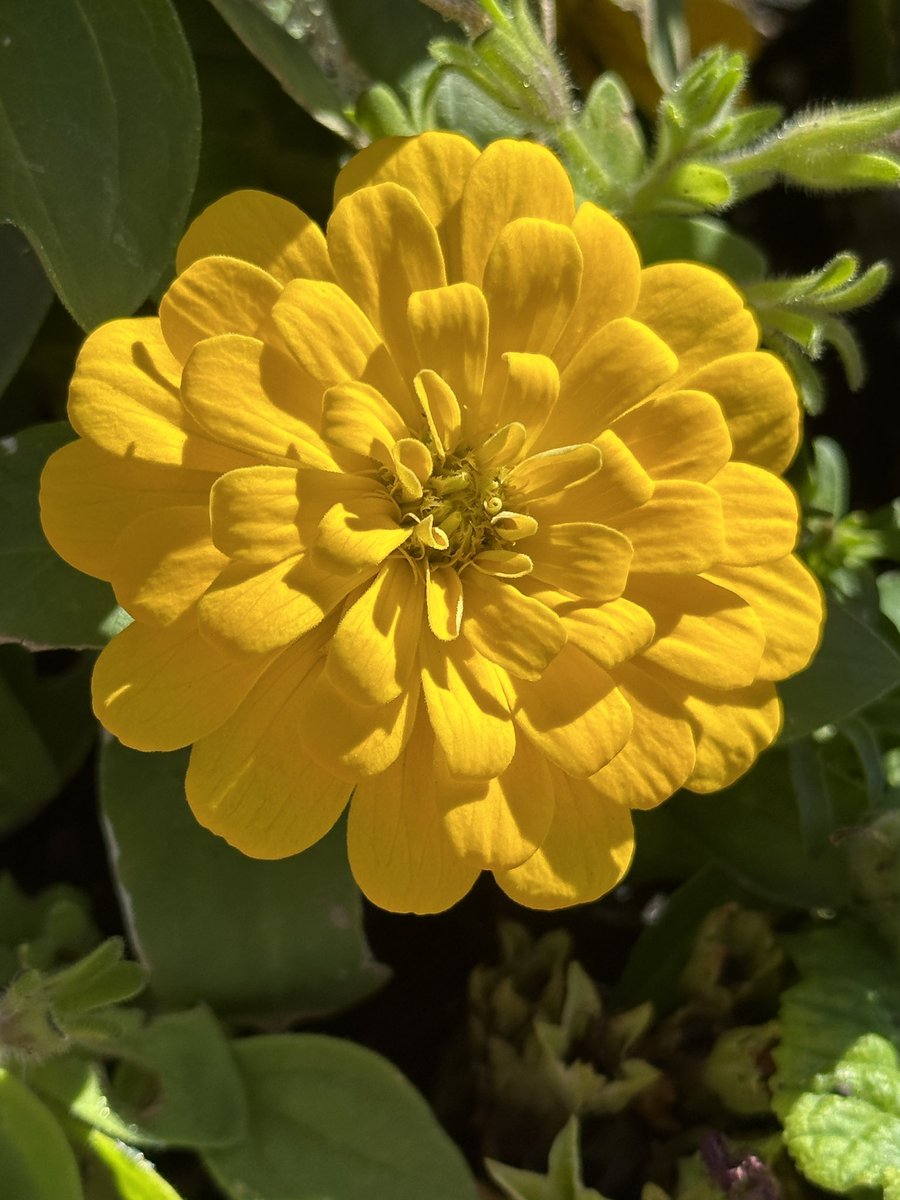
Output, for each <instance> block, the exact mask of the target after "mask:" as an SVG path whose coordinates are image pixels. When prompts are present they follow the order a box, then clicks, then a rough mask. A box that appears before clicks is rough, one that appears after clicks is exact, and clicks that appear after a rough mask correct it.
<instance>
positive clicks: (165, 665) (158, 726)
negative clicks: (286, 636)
mask: <svg viewBox="0 0 900 1200" xmlns="http://www.w3.org/2000/svg"><path fill="white" fill-rule="evenodd" d="M269 661H270V659H268V658H263V657H257V658H251V659H243V660H240V661H235V660H234V659H232V658H228V657H227V656H226V655H224V654H222V653H220V652H219V651H218V650H216V649H215V648H214V647H213V646H210V645H209V644H208V642H207V641H206V640H205V639H204V638H202V637H201V636H200V634H199V633H198V632H197V627H196V623H195V622H194V621H193V619H192V618H191V617H186V618H185V619H184V620H182V621H179V622H177V623H176V624H174V625H170V626H169V627H168V628H166V629H153V628H151V627H149V626H147V625H142V624H140V622H137V621H135V622H134V624H132V625H129V626H128V628H127V629H124V630H123V631H122V632H121V633H119V634H117V635H116V636H115V637H114V638H113V640H112V641H111V642H110V643H109V645H108V646H107V647H106V648H105V649H104V650H103V651H102V652H101V654H100V657H99V658H98V659H97V665H96V666H95V667H94V678H93V683H92V690H93V697H94V712H95V713H96V714H97V719H98V720H99V721H100V723H101V725H103V726H104V727H105V728H106V729H108V730H109V731H110V733H112V734H115V736H116V737H117V738H118V739H119V741H120V742H123V743H124V744H125V745H126V746H131V747H133V748H134V749H135V750H177V749H179V748H180V747H181V746H188V745H190V743H191V742H195V741H197V739H198V738H202V737H205V736H206V735H207V734H209V733H212V731H213V730H214V729H218V727H219V726H220V725H221V724H222V723H223V722H224V721H226V720H227V719H228V717H229V716H230V715H231V714H232V712H234V710H235V709H236V708H237V706H238V705H239V704H240V703H241V701H242V700H243V699H244V697H245V696H246V695H247V693H248V692H249V691H250V689H251V688H252V687H253V684H254V683H255V682H256V680H257V678H258V677H259V675H260V673H261V672H262V671H263V670H264V668H265V667H266V666H267V665H268V663H269Z"/></svg>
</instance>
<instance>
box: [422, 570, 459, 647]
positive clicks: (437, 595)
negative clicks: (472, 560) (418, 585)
mask: <svg viewBox="0 0 900 1200" xmlns="http://www.w3.org/2000/svg"><path fill="white" fill-rule="evenodd" d="M426 571H427V573H426V576H425V599H426V602H427V606H428V626H429V628H430V629H431V632H432V633H433V634H434V636H435V637H436V638H437V639H438V640H439V641H441V642H452V641H453V639H454V638H455V637H458V636H459V627H460V622H461V621H462V615H463V588H462V583H461V581H460V578H459V574H458V573H457V571H456V570H455V569H454V568H453V567H428V568H426Z"/></svg>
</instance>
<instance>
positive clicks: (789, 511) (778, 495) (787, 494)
mask: <svg viewBox="0 0 900 1200" xmlns="http://www.w3.org/2000/svg"><path fill="white" fill-rule="evenodd" d="M710 487H713V488H715V490H716V492H717V493H718V495H719V497H720V499H721V501H722V517H723V524H724V527H725V546H724V549H723V551H722V553H721V555H720V556H719V560H718V561H719V562H721V563H730V564H732V565H733V566H739V567H745V566H753V565H755V564H756V563H762V562H771V561H772V560H773V559H776V558H784V556H785V555H786V554H790V552H791V551H792V550H793V548H794V546H795V545H796V542H797V535H798V533H799V522H800V506H799V504H798V502H797V497H796V496H795V494H794V492H793V491H792V490H791V489H790V488H789V487H788V485H787V484H786V483H785V482H784V480H783V479H779V478H778V476H777V475H773V474H771V472H769V471H766V470H764V469H763V468H762V467H753V466H750V465H749V464H748V463H728V465H727V466H725V467H723V468H722V470H721V471H720V472H719V473H718V475H716V477H715V479H713V480H711V481H710Z"/></svg>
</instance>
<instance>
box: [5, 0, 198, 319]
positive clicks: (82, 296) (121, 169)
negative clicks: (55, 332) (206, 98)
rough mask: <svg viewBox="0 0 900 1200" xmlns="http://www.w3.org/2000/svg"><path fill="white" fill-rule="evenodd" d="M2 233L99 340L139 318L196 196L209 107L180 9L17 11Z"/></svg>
mask: <svg viewBox="0 0 900 1200" xmlns="http://www.w3.org/2000/svg"><path fill="white" fill-rule="evenodd" d="M0 44H2V46H3V48H4V50H3V70H2V72H0V158H2V160H3V162H4V170H3V172H2V173H0V220H6V221H12V222H13V223H14V224H16V225H18V226H19V227H20V228H21V229H22V230H23V231H24V232H25V233H26V234H27V236H28V239H29V241H30V242H31V243H32V245H33V246H34V248H35V250H36V251H37V253H38V254H39V256H40V259H41V262H42V263H43V265H44V269H45V270H46V272H47V274H48V275H49V277H50V279H51V280H52V282H53V285H54V287H55V288H56V290H57V292H58V293H59V295H60V297H61V298H62V300H63V301H64V303H65V304H66V306H67V307H68V308H69V309H70V310H71V312H72V313H73V315H74V316H75V318H76V319H77V320H78V321H79V323H80V324H81V325H83V326H84V327H85V328H86V329H90V328H92V327H93V326H95V325H97V324H99V323H100V322H101V321H104V320H106V319H107V318H109V317H114V316H122V315H124V314H127V313H131V312H133V311H134V310H135V309H136V308H137V307H138V305H139V304H140V303H141V302H142V301H143V300H144V299H145V298H146V296H147V294H148V293H149V291H150V289H151V288H152V287H153V285H154V283H155V282H156V280H157V279H158V278H159V276H160V275H161V274H162V273H163V271H164V269H165V268H166V266H167V264H168V262H169V260H170V258H171V256H172V253H173V250H174V246H175V242H176V240H177V238H178V236H179V234H180V233H181V230H182V227H183V224H184V219H185V215H186V213H187V207H188V202H189V200H190V197H191V193H192V190H193V186H194V178H195V174H196V167H197V155H198V150H199V137H200V103H199V97H198V93H197V84H196V79H195V77H194V69H193V64H192V62H191V57H190V53H189V51H188V47H187V44H186V42H185V40H184V36H183V34H182V32H181V27H180V25H179V23H178V18H177V17H176V15H175V12H174V9H173V8H172V5H171V4H170V3H169V0H129V2H128V3H127V4H122V3H121V0H4V3H3V5H2V7H0Z"/></svg>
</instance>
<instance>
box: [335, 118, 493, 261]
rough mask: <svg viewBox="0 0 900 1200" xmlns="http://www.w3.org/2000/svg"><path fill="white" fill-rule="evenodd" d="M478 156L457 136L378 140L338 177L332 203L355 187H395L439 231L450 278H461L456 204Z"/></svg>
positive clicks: (441, 135) (426, 134)
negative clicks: (405, 190)
mask: <svg viewBox="0 0 900 1200" xmlns="http://www.w3.org/2000/svg"><path fill="white" fill-rule="evenodd" d="M477 158H478V151H477V149H476V148H475V147H474V146H473V145H472V143H471V142H470V141H468V140H467V139H466V138H464V137H460V136H459V134H456V133H444V132H428V133H423V134H420V135H419V136H418V137H414V138H399V137H388V138H378V139H377V140H376V141H375V142H373V143H372V145H371V146H367V147H366V148H365V150H361V151H360V153H359V154H356V155H354V156H353V158H351V159H350V161H349V162H348V163H347V165H346V166H345V167H344V169H343V170H342V171H341V173H340V174H339V175H338V177H337V182H336V183H335V186H334V198H335V202H336V203H337V202H338V201H340V200H342V199H343V198H344V196H349V195H350V194H351V193H352V192H355V191H356V190H357V189H358V188H362V187H370V186H371V185H373V184H377V183H399V184H400V185H401V186H402V187H405V188H408V190H409V191H411V192H412V194H413V195H414V196H415V197H416V199H417V200H418V202H419V204H421V206H422V209H423V210H424V212H425V215H426V216H427V217H428V219H429V221H430V222H431V223H432V225H434V227H435V228H436V229H437V231H438V234H439V236H440V239H441V244H442V246H443V247H444V255H445V257H446V259H447V267H448V271H449V273H450V275H451V276H458V275H459V254H460V252H459V199H460V196H461V195H462V190H463V187H464V185H465V182H466V179H467V177H468V174H469V171H470V170H471V167H472V164H473V163H474V162H475V160H476V159H477Z"/></svg>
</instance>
